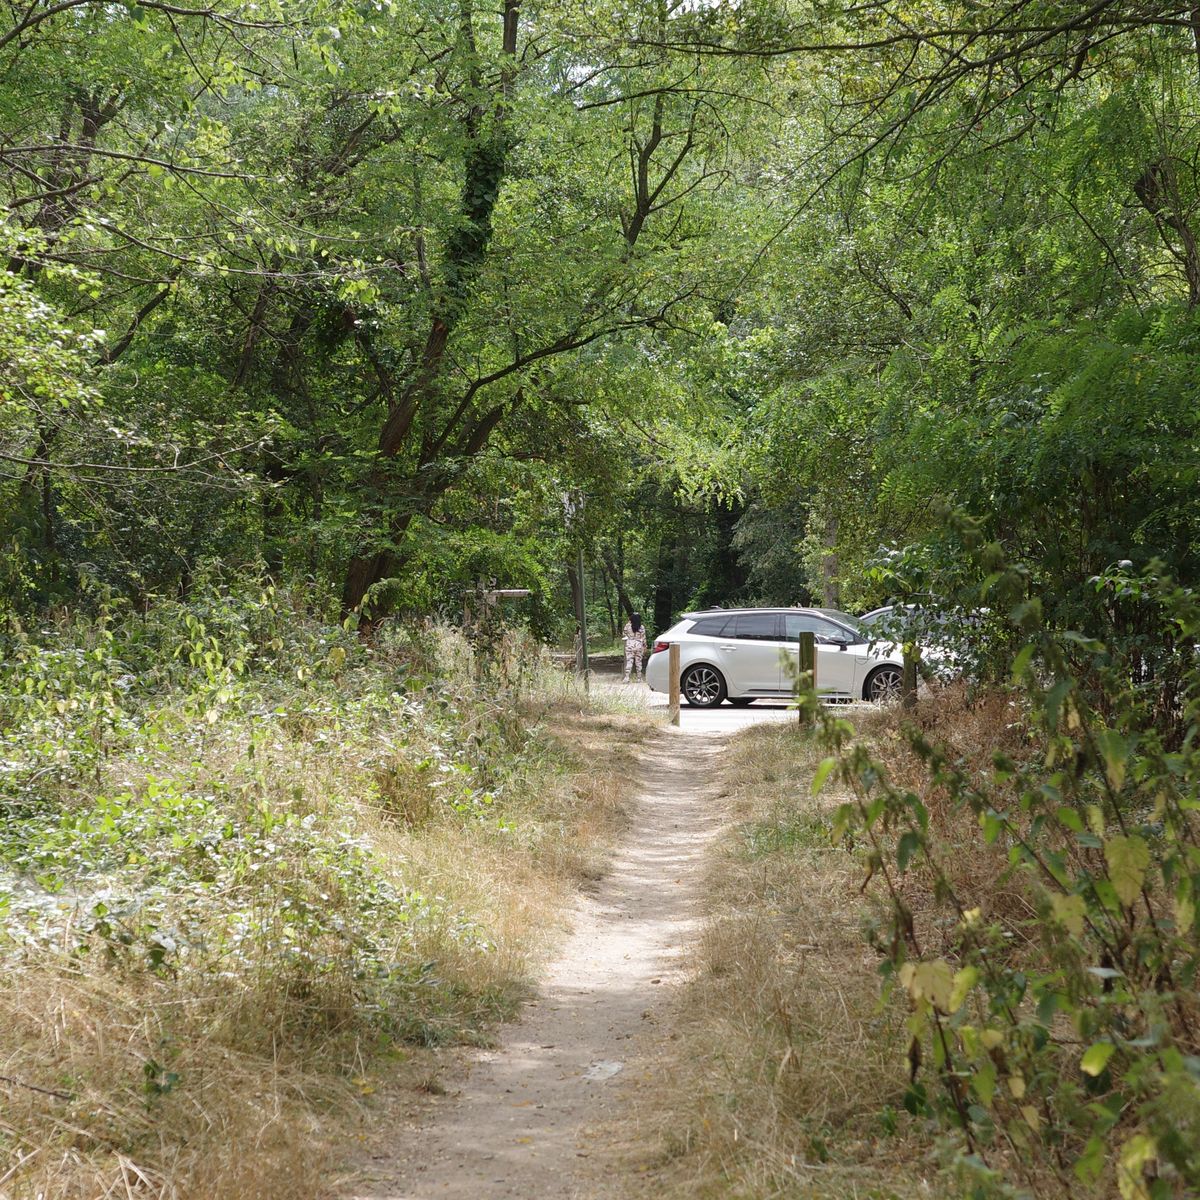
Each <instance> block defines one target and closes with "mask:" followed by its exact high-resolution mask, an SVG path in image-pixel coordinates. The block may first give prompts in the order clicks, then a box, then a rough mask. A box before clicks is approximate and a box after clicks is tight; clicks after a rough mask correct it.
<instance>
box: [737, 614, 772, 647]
mask: <svg viewBox="0 0 1200 1200" xmlns="http://www.w3.org/2000/svg"><path fill="white" fill-rule="evenodd" d="M735 636H736V637H737V638H738V640H739V641H743V642H777V641H778V640H779V619H778V617H777V616H776V615H775V613H743V614H742V615H741V616H740V617H738V618H737V633H736V635H735Z"/></svg>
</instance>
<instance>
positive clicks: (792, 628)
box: [783, 613, 849, 642]
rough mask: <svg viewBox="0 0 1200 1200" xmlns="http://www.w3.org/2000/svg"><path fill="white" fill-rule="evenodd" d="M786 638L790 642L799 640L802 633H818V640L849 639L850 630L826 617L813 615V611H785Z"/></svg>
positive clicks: (840, 640)
mask: <svg viewBox="0 0 1200 1200" xmlns="http://www.w3.org/2000/svg"><path fill="white" fill-rule="evenodd" d="M783 629H784V638H785V640H786V641H789V642H798V641H799V640H800V634H801V633H813V634H816V637H817V641H818V642H844V641H848V640H849V637H848V634H849V631H848V630H846V629H843V628H842V627H841V626H840V625H837V624H835V623H834V622H833V621H826V620H825V618H824V617H817V616H813V614H812V613H785V614H784V617H783Z"/></svg>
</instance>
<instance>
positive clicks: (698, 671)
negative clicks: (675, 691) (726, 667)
mask: <svg viewBox="0 0 1200 1200" xmlns="http://www.w3.org/2000/svg"><path fill="white" fill-rule="evenodd" d="M680 689H681V690H682V692H683V696H684V699H685V700H686V701H687V702H688V703H689V704H690V705H691V706H692V707H693V708H715V707H716V706H717V705H718V704H720V703H721V701H722V700H724V699H725V680H724V679H723V678H722V676H721V672H720V671H718V670H717V669H716V667H709V666H706V665H705V664H704V663H699V664H697V665H696V666H694V667H688V669H687V670H686V671H685V672H684V673H683V679H682V680H680Z"/></svg>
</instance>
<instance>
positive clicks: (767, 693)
mask: <svg viewBox="0 0 1200 1200" xmlns="http://www.w3.org/2000/svg"><path fill="white" fill-rule="evenodd" d="M808 632H811V633H812V634H814V635H815V638H814V640H815V642H816V654H817V691H818V692H819V693H820V694H821V695H822V696H827V697H829V698H831V699H832V698H838V699H846V700H858V699H863V700H876V701H881V700H886V699H889V698H891V697H893V696H895V695H897V694H898V692H899V689H900V680H901V677H902V672H903V667H904V659H903V657H902V655H901V651H900V647H899V646H896V645H893V644H892V643H890V642H876V641H872V640H871V637H870V634H869V632H868V631H867V630H865V629H863V628H862V627H861V626H860V625H859V623H858V621H857V619H856V618H854V617H852V616H850V615H849V613H844V612H838V611H837V610H836V609H832V608H737V609H720V610H711V609H710V610H709V611H707V612H697V613H688V614H686V615H685V616H684V617H683V619H682V620H680V621H679V622H678V623H677V624H675V625H673V626H672V627H671V628H670V629H668V630H667V632H666V633H661V634H659V635H658V638H657V639H656V640H655V642H654V648H653V650H652V651H651V655H650V661H649V662H648V663H647V664H646V682H647V683H648V684H649V685H650V687H651V689H652V690H653V691H656V692H666V691H669V690H670V687H669V684H670V681H669V679H668V677H667V660H668V657H669V656H668V653H667V650H668V647H669V646H670V645H671V643H672V642H678V643H679V670H680V675H679V687H680V691H681V692H682V694H683V697H684V699H686V700H687V702H688V703H689V704H691V705H695V706H696V707H698V708H711V707H713V706H714V705H717V704H720V703H721V701H722V700H728V701H729V703H730V704H738V705H741V704H749V703H751V701H753V700H756V699H759V698H762V699H767V698H775V699H779V698H780V697H786V696H791V695H792V693H793V691H794V687H795V685H794V680H795V677H796V673H797V671H798V669H799V652H800V651H799V642H800V634H801V633H808Z"/></svg>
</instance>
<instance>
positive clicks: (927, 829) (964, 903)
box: [824, 551, 1200, 1198]
mask: <svg viewBox="0 0 1200 1200" xmlns="http://www.w3.org/2000/svg"><path fill="white" fill-rule="evenodd" d="M985 557H990V558H991V566H992V568H993V575H994V576H995V580H996V581H995V583H994V584H993V587H992V590H991V596H992V597H993V603H994V602H995V599H994V597H995V596H996V594H997V593H998V592H999V593H1004V592H1007V593H1008V594H1009V595H1019V594H1020V593H1021V591H1022V590H1023V589H1024V587H1025V585H1026V582H1027V581H1026V578H1025V576H1024V573H1023V572H1021V571H1019V570H1014V569H1013V568H1011V567H1009V566H1007V565H1006V564H1005V563H1003V562H1002V561H1001V562H997V561H996V560H995V554H994V552H993V551H986V552H985ZM1097 586H1098V587H1099V588H1100V590H1101V591H1102V592H1107V593H1110V594H1112V593H1116V594H1118V595H1119V596H1120V597H1121V599H1122V600H1123V602H1124V603H1126V604H1128V605H1131V606H1136V607H1139V608H1140V609H1142V610H1143V613H1142V615H1143V617H1144V618H1145V619H1146V620H1150V621H1153V622H1155V623H1156V624H1157V626H1158V629H1159V631H1160V641H1159V645H1160V646H1161V647H1162V648H1163V653H1162V655H1161V656H1160V658H1159V659H1158V660H1157V661H1156V662H1155V663H1154V664H1153V665H1152V667H1151V666H1150V665H1148V664H1147V663H1146V662H1145V661H1144V660H1143V659H1142V658H1140V657H1139V656H1138V655H1136V654H1131V653H1130V652H1129V650H1128V648H1126V647H1122V646H1121V645H1120V644H1119V643H1108V644H1106V643H1103V642H1100V641H1098V640H1095V639H1093V638H1091V637H1088V636H1085V635H1082V634H1078V633H1071V632H1067V633H1059V632H1055V631H1054V630H1053V629H1051V628H1048V627H1047V626H1046V625H1045V624H1044V623H1043V621H1042V620H1041V618H1040V615H1039V613H1038V610H1037V607H1036V606H1034V605H1031V604H1029V603H1028V602H1024V601H1022V602H1020V603H1017V604H1015V605H1010V604H1006V605H1005V615H1006V618H1007V619H1008V620H1009V621H1010V622H1011V625H1012V627H1013V628H1014V629H1015V630H1017V631H1019V632H1020V636H1021V638H1022V641H1023V643H1024V647H1023V649H1022V650H1021V651H1020V652H1019V653H1018V654H1017V655H1016V656H1015V659H1014V660H1013V663H1012V687H1013V689H1014V691H1013V695H1014V701H1013V709H1014V715H1016V714H1018V713H1019V720H1020V723H1021V724H1020V728H1021V729H1022V731H1023V737H1022V740H1021V743H1020V749H1019V751H1017V752H1009V751H1004V752H1000V751H998V752H997V753H996V754H995V756H994V758H993V761H992V762H991V763H990V764H985V763H979V762H977V761H976V762H973V761H969V760H967V761H964V760H962V759H960V758H958V757H957V756H955V755H953V754H952V753H950V752H949V751H948V750H947V749H946V748H944V747H942V746H940V745H939V744H938V743H937V741H936V740H931V739H929V738H928V737H927V735H926V734H925V733H923V732H922V731H921V730H920V729H919V728H916V727H911V728H908V729H907V730H906V738H907V744H908V749H909V752H910V753H911V754H912V756H913V758H914V760H915V761H916V762H917V763H919V764H920V767H921V769H922V771H923V774H924V776H925V778H924V780H923V782H922V783H921V784H920V785H919V786H917V787H914V786H913V785H911V784H909V783H907V782H906V783H905V784H900V783H897V782H893V779H892V777H891V774H890V772H889V770H888V768H887V766H886V765H885V764H883V763H881V762H880V761H879V760H878V758H877V757H876V755H875V754H874V753H873V752H872V750H871V748H870V747H869V746H867V745H865V744H864V743H862V742H857V741H855V740H854V739H853V730H852V728H851V727H850V725H849V724H848V723H847V722H845V721H841V720H836V719H832V718H826V720H825V722H824V735H825V738H826V740H827V743H828V745H829V746H830V748H831V750H832V751H833V752H834V755H835V759H834V761H833V765H831V766H830V768H829V771H827V772H826V774H829V773H831V772H832V773H835V774H836V776H837V777H838V778H840V779H841V780H842V781H843V782H844V783H845V784H846V785H847V786H848V787H849V788H850V789H851V790H852V793H853V796H854V799H853V801H852V802H850V803H847V804H845V805H843V806H842V807H841V808H840V809H839V810H838V813H837V817H836V821H835V830H834V833H835V836H837V837H845V836H849V837H853V838H854V839H855V840H856V841H859V842H860V843H861V844H862V846H863V848H864V852H865V854H866V856H867V860H868V862H869V864H870V871H871V875H872V876H874V877H877V878H878V879H879V880H880V881H881V886H882V889H883V890H882V898H883V900H884V910H885V914H886V915H885V918H884V920H883V922H882V923H881V924H880V926H879V927H878V928H877V929H876V930H875V932H874V935H873V936H874V940H875V944H876V945H877V947H878V948H879V949H880V950H881V951H882V952H883V954H884V961H883V973H884V978H885V991H886V992H887V993H889V994H899V995H905V996H907V1002H908V1004H909V1006H910V1014H911V1015H910V1017H909V1023H908V1028H909V1032H910V1035H911V1037H912V1039H913V1047H914V1048H913V1050H912V1051H911V1052H910V1061H911V1062H912V1063H913V1064H919V1063H921V1062H926V1063H928V1064H929V1068H930V1071H931V1075H930V1076H929V1077H928V1081H927V1082H923V1083H921V1084H914V1086H913V1088H912V1089H911V1090H910V1099H911V1102H912V1104H913V1106H914V1107H915V1108H916V1109H918V1110H920V1111H922V1112H926V1113H928V1114H929V1115H930V1116H932V1117H934V1118H936V1119H937V1120H938V1121H939V1122H940V1123H941V1124H942V1125H943V1126H944V1127H945V1129H946V1130H947V1131H948V1132H949V1133H950V1134H952V1141H953V1143H954V1145H955V1146H956V1147H957V1149H958V1155H957V1158H956V1160H955V1161H956V1164H957V1170H959V1171H960V1172H961V1174H962V1176H963V1177H964V1179H969V1181H970V1184H969V1186H970V1187H971V1188H972V1189H973V1192H972V1194H975V1195H979V1196H990V1195H997V1196H999V1195H1018V1194H1034V1195H1046V1196H1060V1195H1075V1194H1087V1188H1089V1187H1090V1186H1092V1185H1093V1184H1094V1183H1095V1182H1096V1181H1097V1180H1099V1179H1101V1178H1102V1177H1103V1178H1104V1179H1106V1180H1108V1181H1109V1182H1110V1185H1111V1183H1112V1182H1113V1181H1115V1183H1116V1186H1117V1189H1118V1190H1119V1191H1120V1193H1121V1195H1122V1196H1123V1197H1126V1198H1133V1197H1158V1196H1162V1197H1167V1196H1176V1195H1183V1194H1190V1193H1191V1192H1192V1191H1193V1190H1194V1189H1195V1188H1196V1187H1197V1186H1200V1159H1198V1158H1197V1156H1196V1146H1197V1145H1198V1144H1200V1139H1198V1136H1197V1133H1198V1129H1197V1122H1198V1121H1200V1069H1198V1064H1200V1055H1198V1051H1200V1043H1198V1042H1197V1030H1198V1029H1200V1025H1198V1024H1197V1018H1198V1015H1200V1010H1198V1009H1197V1005H1196V983H1197V968H1198V967H1200V942H1198V941H1197V930H1196V925H1195V896H1196V892H1197V888H1198V887H1200V843H1198V842H1197V829H1196V821H1195V810H1196V808H1197V800H1196V795H1197V793H1198V792H1200V757H1198V753H1200V752H1198V749H1197V747H1198V744H1200V743H1198V739H1197V732H1198V728H1200V665H1198V664H1197V661H1196V646H1197V643H1198V640H1200V596H1198V595H1197V593H1196V592H1195V591H1194V590H1192V589H1189V588H1184V587H1180V586H1179V585H1177V584H1175V583H1173V582H1172V581H1170V580H1169V579H1166V578H1163V577H1160V576H1159V575H1158V574H1157V573H1156V572H1155V571H1153V570H1152V571H1151V572H1149V573H1148V574H1145V575H1139V576H1131V575H1129V574H1127V573H1124V572H1116V573H1115V574H1112V575H1108V576H1105V577H1104V578H1103V579H1101V580H1099V581H1098V583H1097ZM1167 681H1170V682H1171V686H1170V687H1169V688H1167V687H1166V686H1165V685H1166V683H1167ZM1164 705H1167V706H1168V710H1167V711H1164ZM931 814H933V815H932V816H931ZM952 835H953V836H952ZM954 838H958V839H961V840H958V841H956V840H954ZM964 863H975V864H978V868H977V869H979V870H981V871H983V872H984V874H983V876H982V877H981V878H975V877H973V873H972V868H970V867H967V866H965V865H964ZM993 873H998V879H999V886H1000V888H1001V889H1002V891H1003V892H1004V893H1006V894H1008V895H1010V896H1012V895H1015V896H1018V897H1019V898H1020V902H1019V903H1018V904H1015V905H1014V904H1012V903H1004V904H1001V903H998V902H997V898H996V896H995V895H994V894H990V889H989V887H988V886H987V885H986V884H984V883H983V879H985V878H995V877H996V876H995V875H994V874H993ZM918 890H919V894H920V896H921V897H922V899H921V900H920V901H919V902H918V900H917V892H918ZM917 1069H918V1068H917V1066H916V1065H914V1071H916V1070H917ZM935 1081H936V1087H935V1086H934V1085H935Z"/></svg>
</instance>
